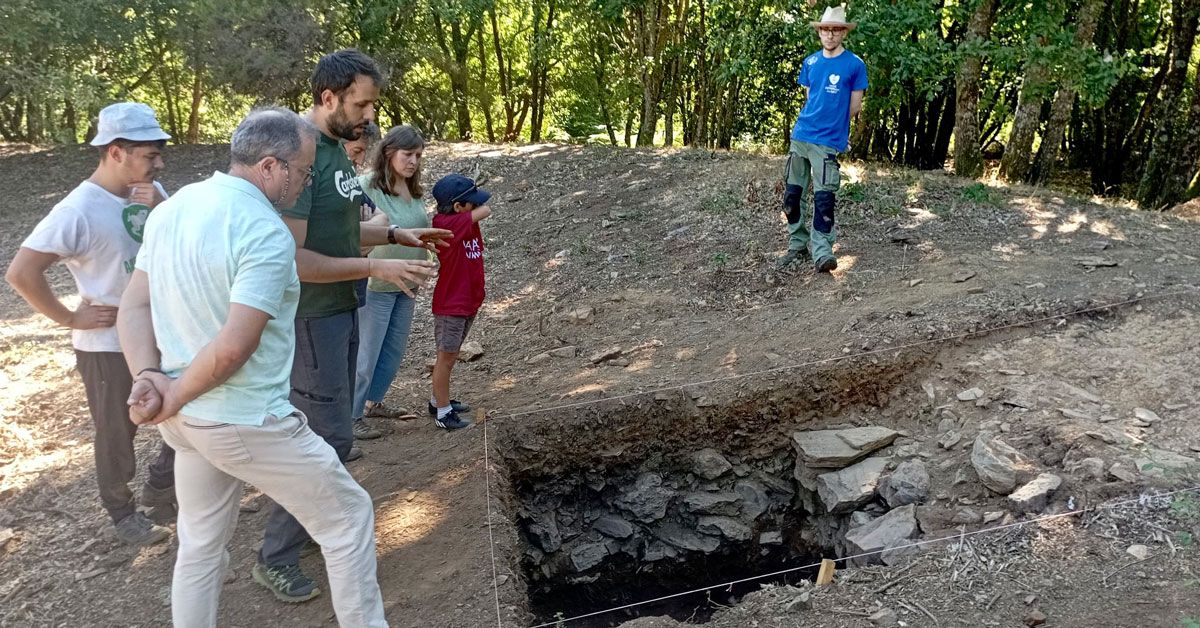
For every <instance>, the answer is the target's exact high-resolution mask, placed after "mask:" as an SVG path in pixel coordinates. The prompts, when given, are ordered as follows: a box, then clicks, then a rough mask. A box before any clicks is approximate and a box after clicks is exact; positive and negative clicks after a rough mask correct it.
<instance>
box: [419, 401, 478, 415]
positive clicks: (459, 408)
mask: <svg viewBox="0 0 1200 628" xmlns="http://www.w3.org/2000/svg"><path fill="white" fill-rule="evenodd" d="M450 409H451V410H454V411H455V412H458V413H459V414H468V413H470V412H471V406H469V405H467V404H465V403H463V402H461V401H459V400H457V399H451V400H450ZM429 416H432V417H436V416H437V406H435V405H433V402H432V401H431V402H429Z"/></svg>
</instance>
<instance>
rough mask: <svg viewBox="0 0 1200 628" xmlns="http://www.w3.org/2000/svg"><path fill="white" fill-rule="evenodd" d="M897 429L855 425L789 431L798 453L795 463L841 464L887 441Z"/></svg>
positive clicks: (860, 456)
mask: <svg viewBox="0 0 1200 628" xmlns="http://www.w3.org/2000/svg"><path fill="white" fill-rule="evenodd" d="M897 436H899V433H898V432H896V431H895V430H890V429H888V428H886V427H878V426H870V427H855V428H850V429H845V430H814V431H811V432H795V433H793V434H792V445H793V447H795V449H796V453H797V454H798V456H799V460H798V461H797V464H799V463H800V462H803V463H804V464H805V465H807V466H809V467H821V468H841V467H844V466H846V465H848V464H851V463H853V462H855V461H856V460H859V459H861V458H864V457H866V456H867V454H870V453H871V452H872V451H875V450H876V449H879V448H881V447H886V446H887V445H890V444H891V443H892V441H894V440H896V437H897Z"/></svg>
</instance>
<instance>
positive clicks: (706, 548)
mask: <svg viewBox="0 0 1200 628" xmlns="http://www.w3.org/2000/svg"><path fill="white" fill-rule="evenodd" d="M654 536H657V537H658V538H659V539H660V540H662V542H663V543H666V544H667V545H671V546H673V547H678V548H679V549H683V550H689V551H693V552H704V553H706V554H707V553H710V552H714V551H716V549H717V548H718V547H720V545H721V541H720V539H718V538H717V537H714V536H707V535H704V534H699V533H698V532H696V531H694V530H688V529H687V528H684V527H681V526H680V525H679V524H677V523H673V522H672V523H665V524H663V525H661V526H659V527H658V528H655V530H654Z"/></svg>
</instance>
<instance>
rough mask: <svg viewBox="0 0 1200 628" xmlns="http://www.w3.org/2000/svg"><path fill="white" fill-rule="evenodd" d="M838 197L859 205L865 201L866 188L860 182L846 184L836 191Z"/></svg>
mask: <svg viewBox="0 0 1200 628" xmlns="http://www.w3.org/2000/svg"><path fill="white" fill-rule="evenodd" d="M838 196H839V197H841V198H843V199H845V200H848V201H854V202H855V203H861V202H863V201H865V200H867V186H865V185H863V184H862V183H860V182H857V181H856V182H853V183H846V184H843V185H842V188H841V189H840V190H838Z"/></svg>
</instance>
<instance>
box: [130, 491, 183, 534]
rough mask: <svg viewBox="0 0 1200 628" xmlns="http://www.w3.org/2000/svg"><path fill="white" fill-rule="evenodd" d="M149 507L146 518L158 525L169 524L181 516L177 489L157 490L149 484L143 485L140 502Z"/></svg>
mask: <svg viewBox="0 0 1200 628" xmlns="http://www.w3.org/2000/svg"><path fill="white" fill-rule="evenodd" d="M138 502H139V503H141V505H143V506H147V507H149V510H148V511H147V512H146V516H148V517H149V518H150V520H151V521H153V522H154V523H158V524H168V523H171V522H172V521H174V520H175V516H176V515H178V514H179V503H178V502H177V501H176V500H175V487H174V486H168V487H167V488H155V487H153V486H151V485H150V484H149V483H147V484H143V485H142V496H141V499H139V500H138Z"/></svg>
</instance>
